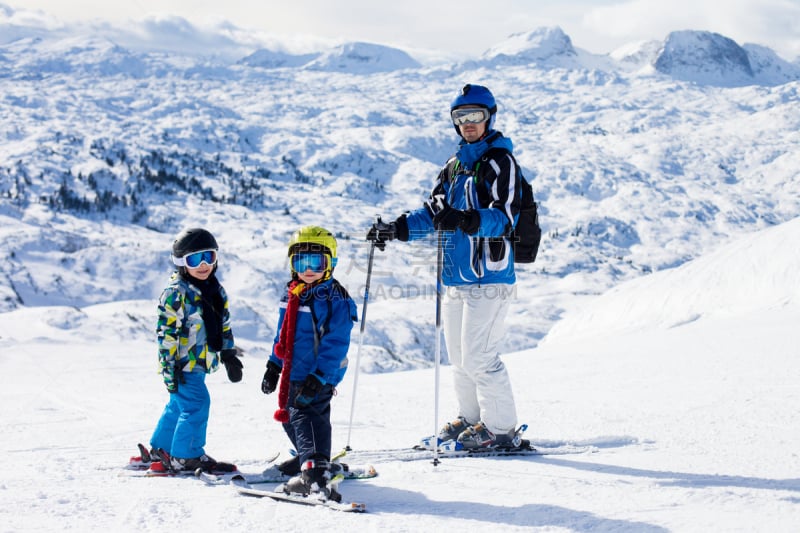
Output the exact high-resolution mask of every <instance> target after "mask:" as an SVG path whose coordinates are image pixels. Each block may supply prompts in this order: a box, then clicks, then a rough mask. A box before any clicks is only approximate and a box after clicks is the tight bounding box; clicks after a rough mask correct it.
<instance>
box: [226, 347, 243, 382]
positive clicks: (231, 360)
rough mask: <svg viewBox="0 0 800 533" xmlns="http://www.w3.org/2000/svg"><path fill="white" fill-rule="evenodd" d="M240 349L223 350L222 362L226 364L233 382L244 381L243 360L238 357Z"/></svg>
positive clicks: (229, 377)
mask: <svg viewBox="0 0 800 533" xmlns="http://www.w3.org/2000/svg"><path fill="white" fill-rule="evenodd" d="M238 354H239V350H222V356H221V358H222V363H223V364H224V365H225V372H227V373H228V379H229V380H231V382H232V383H238V382H240V381H242V367H243V366H244V365H242V361H241V360H240V359H239V357H238Z"/></svg>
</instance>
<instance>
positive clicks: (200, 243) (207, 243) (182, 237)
mask: <svg viewBox="0 0 800 533" xmlns="http://www.w3.org/2000/svg"><path fill="white" fill-rule="evenodd" d="M201 250H219V246H217V240H216V239H215V238H214V236H213V235H211V232H210V231H208V230H205V229H203V228H189V229H186V230H183V231H182V232H180V233H179V234H178V236H177V237H175V241H174V242H173V243H172V255H173V256H174V257H184V256H185V255H186V254H190V253H192V252H199V251H201Z"/></svg>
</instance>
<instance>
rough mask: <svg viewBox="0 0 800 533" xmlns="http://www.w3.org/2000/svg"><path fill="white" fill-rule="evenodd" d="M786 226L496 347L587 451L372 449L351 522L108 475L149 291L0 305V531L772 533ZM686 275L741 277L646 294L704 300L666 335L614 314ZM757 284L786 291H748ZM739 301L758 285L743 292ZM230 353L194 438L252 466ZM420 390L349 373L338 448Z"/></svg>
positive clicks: (521, 391) (779, 443)
mask: <svg viewBox="0 0 800 533" xmlns="http://www.w3.org/2000/svg"><path fill="white" fill-rule="evenodd" d="M797 232H798V224H797V221H792V222H790V223H787V224H784V225H781V226H779V227H777V228H773V229H770V230H766V231H763V232H759V233H758V236H759V238H758V239H757V241H758V243H757V245H754V238H755V235H752V236H745V237H743V238H742V239H738V240H735V241H734V242H732V243H731V244H730V245H728V246H724V247H722V248H720V249H719V250H717V251H716V252H715V253H713V254H710V255H709V256H705V257H702V258H700V259H698V260H697V261H695V262H692V263H690V264H687V265H686V266H685V267H682V268H679V269H676V270H674V271H672V272H671V276H669V275H667V274H666V273H665V274H664V275H659V274H656V275H653V276H650V277H649V281H650V283H649V285H647V286H645V287H643V286H642V284H641V281H632V282H629V283H627V284H624V285H623V286H620V287H619V288H618V289H615V290H613V291H611V292H609V293H607V294H605V295H603V296H602V297H599V298H597V299H596V300H593V301H592V299H589V301H588V302H586V301H584V302H583V303H584V304H589V305H591V307H592V309H593V314H594V315H595V316H601V315H613V316H618V317H619V318H618V320H617V325H618V326H619V327H618V328H617V330H616V332H615V333H614V334H613V335H610V334H606V333H602V334H600V335H589V334H587V335H585V336H584V337H583V338H582V339H580V340H577V339H571V338H570V336H568V335H566V336H564V335H560V336H556V335H553V336H552V337H551V338H550V339H549V342H547V343H545V344H544V345H542V346H540V347H539V348H537V349H535V350H530V351H524V352H519V353H512V354H508V355H507V356H506V357H505V361H506V363H507V364H508V366H509V368H510V371H511V376H512V382H513V385H514V389H515V393H516V396H517V403H518V410H519V413H520V416H521V418H522V420H524V421H526V422H528V423H529V424H530V426H531V428H530V430H529V432H528V436H529V437H531V438H532V439H533V440H534V441H535V442H539V443H540V444H544V445H547V444H556V443H559V442H564V441H571V442H575V443H581V444H592V445H593V446H594V447H595V450H596V451H595V452H594V453H587V454H582V455H562V456H544V457H538V458H532V459H458V460H445V461H443V462H442V463H441V464H440V465H439V466H436V467H434V466H433V465H432V464H430V462H428V461H420V462H415V463H398V462H393V461H391V460H390V459H387V460H386V461H381V462H378V463H376V465H375V466H376V467H377V468H378V470H379V472H380V475H379V476H378V477H377V478H375V479H372V480H368V481H353V482H346V483H345V484H344V485H342V488H341V490H342V492H343V494H344V495H345V497H347V498H349V499H354V500H360V501H364V502H366V503H367V505H368V510H369V512H368V513H367V514H366V515H361V516H352V515H351V516H348V515H340V514H335V513H333V512H331V511H327V510H323V509H315V508H305V507H298V506H291V505H288V504H280V503H275V502H270V501H263V500H256V499H250V498H246V497H242V496H237V495H236V494H235V493H234V492H233V491H232V490H231V489H230V488H229V487H225V486H218V487H209V486H205V485H203V484H202V483H201V482H199V481H196V480H192V479H141V478H130V477H125V476H124V475H123V476H120V468H119V467H120V465H122V464H124V463H125V462H126V460H127V457H128V455H130V454H132V453H133V452H134V451H135V449H134V445H135V443H136V442H137V441H144V440H146V439H147V438H148V437H149V434H150V432H151V431H152V428H153V425H154V424H155V421H156V420H157V418H158V415H159V412H160V409H161V407H162V404H163V402H165V401H166V397H167V393H166V392H165V391H164V390H163V385H162V384H161V383H160V377H159V376H158V375H157V373H156V372H155V365H156V355H155V344H154V340H153V339H152V338H151V337H152V319H151V318H152V316H153V314H154V310H155V302H154V301H153V300H139V301H127V302H121V303H116V304H100V305H96V306H89V307H86V308H83V309H75V308H71V307H35V308H24V309H19V310H16V311H11V312H8V313H4V314H2V315H0V338H2V340H3V344H4V347H5V349H4V350H3V353H2V355H0V372H1V373H2V375H4V376H6V379H5V381H4V386H3V387H2V388H0V401H2V403H3V405H5V406H6V410H5V413H4V415H3V417H2V422H0V430H1V431H2V432H3V434H4V438H3V439H2V447H1V448H0V453H2V456H3V457H5V458H6V464H8V465H13V467H12V468H10V469H8V470H7V471H6V474H5V475H4V477H3V480H2V481H0V494H2V495H3V502H4V504H3V506H2V507H0V521H1V522H2V523H3V524H4V526H3V530H4V531H53V530H56V529H57V530H78V531H107V530H114V531H131V532H132V531H138V532H141V531H153V532H156V531H159V532H160V531H175V530H189V531H212V530H213V531H222V532H224V531H292V530H297V529H301V528H302V529H311V530H317V529H324V530H328V531H353V530H359V531H360V530H364V531H377V530H381V531H420V530H429V529H431V528H434V529H444V528H447V529H475V528H479V529H485V528H492V529H496V528H498V527H500V528H502V529H503V530H504V531H589V530H591V531H631V532H634V531H635V532H640V531H682V532H686V531H688V532H694V531H696V532H701V531H770V532H790V531H793V530H794V529H795V528H796V525H797V523H798V521H800V501H798V497H797V494H798V491H800V480H799V478H800V476H799V475H798V474H800V457H799V456H798V454H797V452H796V446H795V443H796V440H797V427H798V424H799V423H800V419H799V417H800V415H798V411H797V408H796V407H797V403H798V401H799V400H800V398H799V397H798V391H797V386H796V385H797V379H798V377H800V357H798V353H797V346H800V332H798V329H797V327H796V325H797V321H798V319H800V307H799V306H798V301H797V298H796V294H797V292H796V291H797V275H796V272H797V271H798V268H800V263H799V262H798V257H797V254H796V252H795V250H794V249H792V247H791V246H783V245H782V244H784V243H785V239H787V238H790V237H791V238H794V240H795V241H796V235H797ZM755 248H759V249H769V250H772V251H773V252H774V253H773V255H772V256H771V258H770V260H771V262H773V263H774V264H777V265H783V267H784V268H774V269H772V270H770V273H769V275H765V276H754V275H753V271H752V268H751V267H752V264H753V260H752V259H751V252H752V251H753V250H754V249H755ZM795 249H796V247H795ZM691 270H693V271H694V272H693V276H689V274H688V272H689V271H691ZM695 276H696V277H697V278H700V279H703V280H714V279H723V280H725V279H733V278H737V277H738V278H739V279H741V280H746V281H747V285H748V287H747V289H746V290H741V291H737V290H734V291H731V290H730V287H729V285H728V284H727V283H718V284H715V283H709V284H707V285H705V286H704V287H703V288H702V290H696V291H690V292H691V294H692V296H693V298H692V299H687V298H673V299H670V300H669V301H662V302H659V304H660V311H661V312H660V313H659V315H665V316H671V317H680V316H686V315H687V314H693V313H695V312H696V310H697V309H700V308H702V309H707V310H708V309H717V310H719V311H721V312H717V313H704V314H702V315H701V316H699V317H698V318H697V320H694V321H693V322H689V323H684V324H679V325H673V327H671V328H667V329H665V328H664V327H663V321H662V319H661V318H660V316H659V315H655V314H653V315H651V316H650V317H649V318H647V319H646V320H636V318H635V317H634V316H633V315H626V314H621V315H620V314H619V309H620V308H624V307H626V306H627V305H628V303H629V302H630V301H631V291H633V290H636V291H639V290H641V291H642V292H643V295H644V296H645V297H647V296H649V295H658V294H663V293H669V292H671V291H674V290H678V289H679V287H676V285H675V283H676V282H677V281H678V280H680V281H685V280H687V279H695ZM776 287H783V288H784V291H783V292H784V293H785V295H786V297H785V298H783V299H782V300H781V301H780V305H769V302H774V301H775V299H774V298H773V296H775V295H777V294H779V293H780V292H781V291H780V290H777V289H776ZM758 294H766V295H770V296H769V297H766V298H764V299H759V298H756V299H755V300H754V299H753V295H758ZM569 303H570V302H568V301H564V302H563V304H564V305H569ZM765 304H768V305H765ZM726 310H729V311H730V312H725V311H726ZM370 313H371V314H372V316H373V319H381V318H385V315H384V314H383V313H380V312H378V311H377V310H375V309H371V311H370ZM431 314H432V310H429V311H428V312H422V313H421V317H420V320H426V318H425V317H426V316H427V317H428V318H430V315H431ZM141 316H145V317H150V318H148V319H147V320H141V319H140V318H138V317H141ZM569 320H570V319H569V318H567V321H569ZM590 323H594V322H590ZM625 326H629V327H625ZM429 329H432V325H430V323H429ZM120 338H123V339H124V341H123V342H120V340H119V339H120ZM245 346H246V348H247V349H248V353H247V354H246V356H245V359H244V363H245V377H244V380H243V381H242V382H241V383H240V384H231V383H228V382H226V381H225V377H224V375H223V374H221V373H220V374H215V375H213V376H211V377H210V378H209V387H210V390H211V394H212V398H213V400H212V415H211V420H210V425H209V436H208V451H209V452H210V453H211V454H212V455H215V456H217V457H219V458H225V459H231V460H234V461H236V462H237V463H238V464H239V465H240V468H242V469H243V470H246V471H251V472H253V471H258V470H259V469H261V468H263V467H264V466H265V464H266V463H265V458H266V457H267V456H268V455H269V454H270V453H271V452H272V451H276V450H277V451H280V450H285V449H286V446H287V442H288V441H287V439H286V438H285V436H284V435H283V434H282V431H281V429H280V426H279V424H277V423H276V422H274V421H273V420H272V419H271V414H272V413H273V411H274V410H275V401H276V400H275V398H274V397H265V396H264V395H262V394H261V392H260V390H259V383H260V379H261V369H262V368H263V353H264V351H263V350H264V345H263V344H261V345H259V346H254V345H253V344H252V343H246V344H245ZM354 349H355V343H354ZM354 356H355V354H353V357H354ZM353 378H354V376H353V373H352V372H350V373H349V375H348V378H347V379H346V380H345V382H344V383H343V384H342V386H341V387H340V390H339V395H338V396H337V398H336V399H335V401H334V410H333V421H334V428H335V429H334V443H335V444H334V445H335V446H337V447H339V446H344V445H345V444H346V443H347V442H348V434H349V432H348V429H349V420H350V418H349V413H350V405H351V399H352V385H353ZM440 387H441V391H442V402H441V403H442V406H441V413H440V416H439V420H440V421H441V420H442V419H443V418H447V417H449V416H451V415H452V414H453V409H454V404H453V398H452V395H451V393H450V373H449V368H447V367H445V368H444V369H443V373H442V379H441V383H440ZM433 390H434V375H433V371H432V370H415V371H408V372H397V373H389V374H361V376H360V378H359V390H358V393H357V398H358V401H357V403H356V408H355V416H354V424H353V429H352V436H351V439H350V441H349V442H350V444H351V446H352V447H353V449H354V450H356V451H358V450H366V449H373V448H381V447H397V446H402V445H404V444H411V443H413V442H414V440H415V438H416V437H418V436H420V435H424V434H426V433H429V432H430V431H431V429H432V426H433V418H434V416H433V412H432V406H433V396H434V393H433Z"/></svg>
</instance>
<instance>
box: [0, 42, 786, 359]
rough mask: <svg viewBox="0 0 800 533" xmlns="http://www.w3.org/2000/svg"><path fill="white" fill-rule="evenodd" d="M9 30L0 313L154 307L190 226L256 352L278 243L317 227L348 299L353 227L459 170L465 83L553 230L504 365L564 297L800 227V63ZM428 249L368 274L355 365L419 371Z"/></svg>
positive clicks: (279, 266)
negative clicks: (432, 51) (207, 233)
mask: <svg viewBox="0 0 800 533" xmlns="http://www.w3.org/2000/svg"><path fill="white" fill-rule="evenodd" d="M27 33H28V34H30V33H32V32H27ZM11 34H13V35H15V36H17V37H19V38H17V39H14V40H11V41H10V42H6V43H5V44H3V45H2V46H0V88H1V89H0V90H1V91H2V98H0V117H2V122H3V125H4V127H3V131H2V132H0V140H2V143H0V219H2V221H3V224H2V229H0V233H1V234H2V236H3V239H2V244H0V250H1V251H2V253H3V255H4V257H5V258H6V260H5V261H4V263H3V265H2V266H0V310H3V311H10V310H13V309H17V308H20V307H26V306H46V305H64V306H73V307H78V308H80V307H83V306H86V305H92V304H98V303H102V302H106V301H110V300H114V301H119V300H123V301H124V300H140V299H150V298H155V297H157V295H158V293H159V291H160V288H161V287H162V286H163V284H164V282H165V278H166V277H167V276H168V274H169V271H170V268H171V266H170V264H169V260H168V251H169V245H170V242H171V238H172V236H174V235H175V234H176V233H177V232H178V231H179V230H180V229H182V228H183V227H185V226H187V225H203V226H207V227H209V228H210V229H212V230H213V231H214V232H215V234H217V235H218V236H219V239H220V242H221V243H222V247H223V250H222V253H221V257H222V258H223V260H222V261H221V263H220V275H221V277H222V278H223V279H224V281H225V284H226V287H228V286H230V287H229V292H231V291H232V292H233V295H234V297H235V303H234V311H235V312H236V316H237V318H238V321H239V332H240V335H241V336H242V337H243V338H244V339H248V338H249V339H260V340H263V339H265V338H267V339H268V338H271V336H272V335H274V323H273V320H274V319H273V317H272V311H273V310H272V308H271V305H267V304H265V302H272V301H274V300H276V298H277V297H278V294H279V293H280V292H281V291H282V290H283V289H282V287H283V284H284V283H285V277H286V262H285V261H286V258H285V243H286V241H287V239H288V236H289V235H290V234H291V232H292V231H294V229H296V228H297V227H298V226H299V225H304V224H311V223H315V224H322V225H330V226H332V228H331V229H333V230H334V231H335V233H336V234H337V236H338V237H339V239H340V253H341V258H340V262H339V265H340V266H339V267H338V269H337V276H339V277H340V278H342V279H343V280H344V281H345V282H346V283H347V285H348V286H349V287H350V288H351V292H353V293H354V294H360V293H362V292H363V285H364V283H365V279H364V276H365V272H366V269H365V266H366V265H365V264H364V263H365V258H366V256H367V252H366V245H365V243H364V238H363V236H364V234H365V233H366V229H367V228H368V227H369V225H370V224H371V222H372V221H373V220H374V219H375V216H376V215H381V216H383V217H384V219H390V218H391V217H395V216H397V215H399V214H400V213H402V212H403V211H404V210H406V209H411V208H415V207H417V206H419V205H421V202H422V201H423V199H424V198H425V195H426V194H427V192H428V191H429V188H430V185H431V182H432V180H433V178H434V177H435V176H436V174H437V172H438V169H439V167H440V165H441V164H443V163H444V161H445V160H446V159H447V157H449V155H450V154H451V153H452V152H453V151H454V150H455V147H456V143H457V137H456V136H455V133H454V131H453V129H452V125H451V124H450V123H449V120H448V115H447V113H448V106H449V102H450V101H451V99H452V98H453V97H454V96H455V94H456V93H457V91H458V90H459V88H460V87H461V86H462V85H463V84H464V83H468V82H469V83H483V84H485V85H487V86H489V87H490V88H491V89H492V91H493V92H494V93H495V95H496V97H497V99H498V103H499V111H498V120H497V126H498V128H499V129H500V130H502V131H503V132H504V133H505V134H507V135H508V136H509V137H510V138H512V140H513V141H514V144H515V154H516V155H517V157H518V160H519V162H520V164H521V165H522V167H523V169H524V171H525V173H526V175H527V177H528V179H529V180H530V181H531V182H532V183H533V184H534V191H535V195H536V198H537V200H538V202H539V204H540V213H541V220H542V225H543V228H544V230H545V238H544V242H543V247H542V251H541V256H540V258H539V260H538V261H537V263H536V264H534V265H532V266H525V267H521V268H520V269H519V272H518V279H519V284H518V287H519V293H520V294H519V301H520V308H519V310H518V311H517V312H515V313H513V314H512V316H511V317H510V318H509V323H510V331H509V335H508V339H507V340H508V345H509V349H522V348H526V347H530V346H532V345H535V344H536V343H537V342H538V340H539V339H541V338H542V337H543V336H544V335H545V334H546V332H547V331H548V330H549V329H550V327H551V326H552V325H553V324H554V323H555V322H556V321H558V319H559V317H560V316H561V315H562V314H563V313H564V312H565V311H566V310H567V308H568V307H569V306H568V305H565V304H564V303H563V299H562V298H560V296H563V295H564V294H569V295H572V296H573V297H574V302H576V303H575V304H574V305H578V302H581V301H582V300H583V298H585V297H586V296H589V295H595V294H599V293H601V292H603V291H605V290H606V289H608V288H610V287H613V286H615V285H616V284H618V283H619V282H621V281H624V280H627V279H631V278H635V277H639V276H642V275H646V274H649V273H652V272H655V271H659V270H664V269H668V268H672V267H675V266H678V265H681V264H683V263H684V262H686V261H688V260H690V259H693V258H695V257H698V256H700V255H702V254H703V253H706V252H708V251H711V250H713V249H714V248H715V247H716V246H719V245H720V244H722V243H724V242H725V241H727V240H728V239H731V238H733V237H737V236H739V235H740V234H742V233H746V232H750V231H755V230H758V229H763V228H765V227H768V226H772V225H776V224H780V223H782V222H785V221H787V220H790V219H792V218H794V217H796V216H797V214H798V213H799V212H800V198H798V194H797V190H798V188H797V182H798V171H797V169H798V168H800V164H799V163H800V160H798V157H800V155H798V150H797V143H798V137H797V135H798V133H797V132H798V125H800V111H798V105H797V100H798V94H797V93H798V79H800V75H798V68H800V67H799V66H798V63H797V62H796V61H795V62H794V63H788V62H786V61H784V60H782V59H780V58H778V56H777V55H776V54H774V52H772V51H771V50H769V49H767V48H764V47H761V46H756V45H742V46H740V45H738V44H736V43H735V42H733V41H732V40H731V39H729V38H726V37H724V36H721V35H717V34H713V33H709V32H702V31H679V32H673V33H670V34H669V35H668V36H667V37H666V39H664V40H663V41H660V42H658V41H651V42H646V43H640V44H636V45H631V46H628V47H625V48H624V49H620V50H618V51H617V52H615V53H613V54H609V55H594V54H591V53H588V52H586V51H583V50H579V49H575V48H574V47H573V46H572V44H571V40H570V38H569V37H568V36H567V35H565V34H564V33H563V31H561V30H560V29H559V28H557V27H550V28H540V29H536V30H534V31H532V32H529V33H525V34H518V35H513V36H511V37H510V38H509V39H508V40H507V41H505V42H503V43H499V44H498V45H497V46H494V47H491V48H490V49H489V50H487V51H486V52H485V53H484V54H483V55H482V56H481V57H480V58H477V59H473V60H469V61H465V62H460V63H451V64H448V63H445V64H442V63H439V64H422V62H421V61H418V60H416V59H414V58H413V57H412V55H411V54H410V53H407V52H404V51H402V50H397V49H394V48H391V47H386V46H382V45H377V44H369V43H349V44H346V45H342V46H339V47H335V48H333V49H330V50H327V51H324V52H314V53H304V54H290V53H288V52H285V51H277V48H276V50H266V49H258V50H251V51H250V52H249V53H244V54H241V55H240V56H238V57H237V58H235V59H231V60H227V59H223V58H222V57H219V56H207V55H198V54H187V53H183V52H175V51H165V50H152V49H150V50H143V49H141V48H137V47H130V46H125V45H123V44H119V43H118V42H116V41H115V40H114V39H111V38H109V37H107V36H100V35H82V34H75V35H63V33H59V32H53V33H52V34H47V33H46V32H42V31H38V32H37V33H36V35H26V31H24V29H20V28H16V29H15V32H12V33H11ZM123 37H124V35H121V36H120V41H123V40H124V38H123ZM183 48H191V47H190V46H188V44H186V43H185V46H184V47H183ZM431 250H432V247H431V246H430V243H428V245H425V244H419V245H408V244H403V243H399V244H398V243H392V246H390V247H389V250H387V252H386V253H383V254H381V253H378V254H377V257H376V272H375V278H376V279H375V280H373V283H374V287H375V288H374V289H373V290H374V301H373V302H372V303H371V305H374V306H375V308H376V309H377V310H379V312H378V316H379V317H380V318H377V319H375V320H373V321H371V322H370V327H369V330H368V331H369V333H368V337H367V339H366V342H365V356H366V357H365V362H364V366H365V368H367V369H369V370H375V371H380V370H392V369H398V368H409V367H414V366H418V365H427V364H430V360H431V351H432V347H433V340H432V335H431V334H430V329H429V327H430V317H428V316H427V315H420V309H422V308H427V307H426V305H427V306H428V307H429V306H430V305H432V303H426V302H431V298H432V294H433V293H432V289H431V287H432V286H433V279H432V259H431V254H430V252H431ZM554 295H558V296H559V298H556V297H555V296H554ZM420 304H423V305H420ZM140 318H142V320H146V317H140Z"/></svg>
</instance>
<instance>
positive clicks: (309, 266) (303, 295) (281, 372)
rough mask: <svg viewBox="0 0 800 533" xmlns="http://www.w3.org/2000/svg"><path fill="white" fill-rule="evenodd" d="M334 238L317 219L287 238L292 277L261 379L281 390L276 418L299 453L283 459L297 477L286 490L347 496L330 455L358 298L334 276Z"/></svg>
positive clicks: (284, 468)
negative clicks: (334, 408) (333, 474)
mask: <svg viewBox="0 0 800 533" xmlns="http://www.w3.org/2000/svg"><path fill="white" fill-rule="evenodd" d="M336 248H337V247H336V238H335V237H334V236H333V234H331V232H330V231H328V230H326V229H325V228H321V227H319V226H306V227H303V228H300V229H299V230H297V231H296V232H295V233H294V234H293V235H292V237H291V239H290V241H289V254H288V255H289V264H290V270H291V274H292V279H291V281H290V282H289V283H288V286H287V288H288V290H287V291H286V294H285V295H284V296H283V298H282V299H281V305H280V313H279V316H278V328H277V331H278V333H277V334H276V336H275V341H274V344H273V348H272V354H271V355H270V357H269V360H268V361H267V370H266V372H265V373H264V379H263V381H262V383H261V390H262V392H264V394H271V393H272V392H274V391H275V390H276V389H277V390H278V407H279V408H278V410H277V411H276V412H275V419H276V420H278V421H279V422H281V423H282V424H283V429H284V431H285V432H286V435H287V436H288V437H289V440H291V441H292V444H293V445H294V448H295V450H296V451H297V455H296V456H295V457H294V458H292V459H290V460H289V461H286V462H284V463H282V464H281V465H278V467H277V468H278V469H279V471H280V473H281V474H283V475H286V476H287V477H288V476H294V477H291V479H289V480H288V481H287V482H286V483H285V484H284V485H283V490H284V491H285V492H287V493H298V494H304V495H308V494H311V493H314V494H315V496H318V497H322V498H327V499H332V500H336V501H340V500H341V495H340V494H339V493H338V492H337V491H336V489H335V488H334V487H331V486H328V484H327V481H328V480H329V479H330V459H331V422H330V412H331V406H330V403H331V399H332V397H333V395H334V392H335V387H336V385H338V384H339V383H340V382H341V380H342V378H343V377H344V374H345V372H346V370H347V352H348V349H349V347H350V332H351V330H352V329H353V323H354V322H356V321H357V320H358V316H357V310H356V304H355V302H354V301H353V299H352V298H350V295H349V294H348V293H347V291H346V290H345V288H344V287H342V285H341V284H340V283H339V282H338V281H337V280H336V279H335V278H334V277H333V269H334V268H335V267H336V262H337V250H336Z"/></svg>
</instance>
